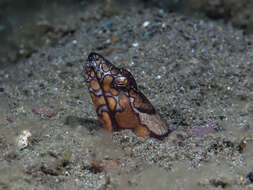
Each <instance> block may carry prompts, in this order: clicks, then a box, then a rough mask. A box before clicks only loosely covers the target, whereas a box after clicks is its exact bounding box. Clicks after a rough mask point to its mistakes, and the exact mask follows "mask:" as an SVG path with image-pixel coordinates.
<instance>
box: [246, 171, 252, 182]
mask: <svg viewBox="0 0 253 190" xmlns="http://www.w3.org/2000/svg"><path fill="white" fill-rule="evenodd" d="M247 178H248V179H249V181H250V182H251V183H253V172H249V173H248V175H247Z"/></svg>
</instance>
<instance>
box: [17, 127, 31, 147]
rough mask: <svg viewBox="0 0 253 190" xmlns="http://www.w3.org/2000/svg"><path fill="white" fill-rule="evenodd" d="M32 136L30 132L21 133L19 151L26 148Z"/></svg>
mask: <svg viewBox="0 0 253 190" xmlns="http://www.w3.org/2000/svg"><path fill="white" fill-rule="evenodd" d="M31 137H32V134H31V132H30V131H28V130H24V131H22V132H21V134H20V135H19V136H18V138H17V146H18V148H19V150H23V149H24V148H26V147H27V146H28V145H29V143H30V142H31Z"/></svg>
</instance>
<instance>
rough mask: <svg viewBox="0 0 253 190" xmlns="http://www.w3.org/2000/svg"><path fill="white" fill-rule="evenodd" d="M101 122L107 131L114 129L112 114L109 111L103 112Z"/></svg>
mask: <svg viewBox="0 0 253 190" xmlns="http://www.w3.org/2000/svg"><path fill="white" fill-rule="evenodd" d="M99 120H100V122H101V123H102V125H103V127H104V129H105V130H107V131H112V129H113V128H112V121H111V118H110V115H109V114H108V113H107V112H102V115H101V116H100V117H99Z"/></svg>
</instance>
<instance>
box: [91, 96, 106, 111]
mask: <svg viewBox="0 0 253 190" xmlns="http://www.w3.org/2000/svg"><path fill="white" fill-rule="evenodd" d="M90 96H91V99H92V102H93V105H94V107H95V109H97V108H98V106H100V105H104V104H106V102H105V98H104V97H103V96H99V97H97V96H95V95H94V94H93V93H90Z"/></svg>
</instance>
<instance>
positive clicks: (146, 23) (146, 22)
mask: <svg viewBox="0 0 253 190" xmlns="http://www.w3.org/2000/svg"><path fill="white" fill-rule="evenodd" d="M149 24H150V22H149V21H145V22H144V23H143V24H142V26H143V27H144V28H145V27H147V26H148V25H149Z"/></svg>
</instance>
